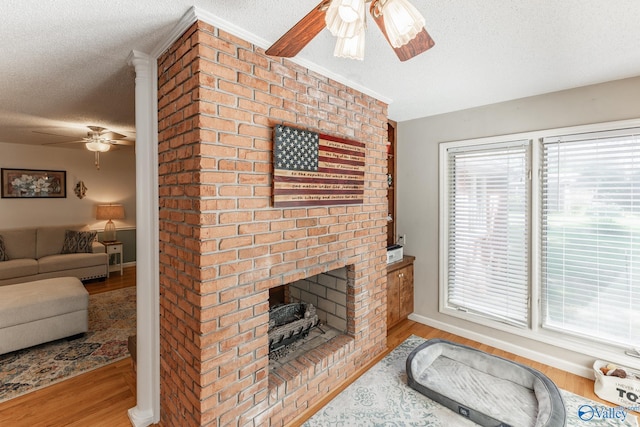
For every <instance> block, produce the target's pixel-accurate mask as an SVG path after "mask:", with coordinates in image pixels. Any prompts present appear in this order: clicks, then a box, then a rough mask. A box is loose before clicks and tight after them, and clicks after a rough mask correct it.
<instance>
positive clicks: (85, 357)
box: [0, 287, 136, 402]
mask: <svg viewBox="0 0 640 427" xmlns="http://www.w3.org/2000/svg"><path fill="white" fill-rule="evenodd" d="M135 331H136V288H135V287H128V288H124V289H118V290H115V291H110V292H104V293H100V294H94V295H90V296H89V332H87V333H86V334H83V335H76V336H73V337H70V338H66V339H60V340H57V341H52V342H50V343H46V344H40V345H37V346H34V347H30V348H28V349H24V350H18V351H14V352H11V353H6V354H4V355H0V402H4V401H6V400H9V399H13V398H15V397H18V396H21V395H23V394H26V393H29V392H32V391H35V390H37V389H40V388H42V387H46V386H49V385H52V384H55V383H57V382H60V381H63V380H66V379H69V378H71V377H74V376H76V375H80V374H83V373H85V372H88V371H91V370H94V369H97V368H100V367H102V366H104V365H107V364H109V363H113V362H115V361H118V360H120V359H123V358H125V357H127V356H128V355H129V351H128V349H127V338H128V337H129V335H133V334H134V333H135Z"/></svg>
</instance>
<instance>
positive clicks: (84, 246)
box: [60, 230, 98, 254]
mask: <svg viewBox="0 0 640 427" xmlns="http://www.w3.org/2000/svg"><path fill="white" fill-rule="evenodd" d="M97 234H98V232H97V231H76V230H66V231H65V233H64V244H63V245H62V251H61V252H60V253H63V254H74V253H91V252H93V241H94V240H95V238H96V235H97Z"/></svg>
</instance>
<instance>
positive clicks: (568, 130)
mask: <svg viewBox="0 0 640 427" xmlns="http://www.w3.org/2000/svg"><path fill="white" fill-rule="evenodd" d="M634 127H640V119H631V120H620V121H613V122H602V123H596V124H589V125H578V126H570V127H562V128H551V129H545V130H539V131H530V132H522V133H515V134H506V135H500V136H493V137H483V138H475V139H467V140H456V141H445V142H441V143H440V144H439V146H438V155H439V159H438V167H439V170H438V179H439V183H438V184H439V196H438V213H439V219H438V225H439V233H438V234H439V237H438V256H439V260H438V265H439V272H438V295H439V296H438V310H439V312H440V313H441V314H445V315H447V316H452V317H455V318H458V319H462V320H465V321H468V322H471V323H473V324H477V325H480V326H483V327H488V328H492V329H496V330H499V331H503V332H507V333H510V334H513V335H517V336H520V337H523V338H527V339H531V340H534V341H539V342H542V343H545V344H550V345H553V346H556V347H559V348H562V349H566V350H570V351H575V352H579V353H582V354H584V355H589V357H596V358H601V359H607V360H612V361H616V362H618V363H625V362H626V363H627V364H631V365H633V364H637V360H638V359H637V358H632V357H630V356H628V355H625V351H628V350H629V346H627V347H621V346H615V345H612V344H610V343H609V344H607V343H603V342H600V341H595V340H591V339H588V338H585V337H581V336H576V335H572V334H569V333H565V332H562V331H557V330H554V329H548V328H544V327H542V320H543V319H542V298H541V291H542V285H541V272H542V265H541V246H542V237H541V231H542V230H541V215H542V212H541V209H542V206H541V197H542V191H541V180H540V175H541V173H542V141H543V139H544V138H549V137H561V136H568V135H573V134H581V133H590V132H602V131H617V130H623V129H626V128H634ZM527 139H528V140H530V141H531V152H530V161H531V176H532V179H531V183H530V189H531V199H530V213H529V215H530V216H529V221H530V222H529V229H530V233H531V235H530V236H529V242H530V244H531V247H530V250H529V256H530V262H529V266H530V272H529V295H530V304H529V310H530V312H529V319H530V320H529V324H528V326H527V327H525V328H520V327H516V326H513V325H510V324H507V323H503V322H500V321H497V320H493V319H490V318H487V317H484V316H479V315H476V314H474V313H469V312H462V311H459V310H456V309H453V308H451V307H448V305H447V281H448V277H447V275H448V272H447V263H448V255H449V254H448V241H447V236H448V232H449V229H448V209H449V207H448V200H449V194H448V191H447V190H448V186H449V182H448V157H447V149H448V148H451V147H456V148H458V147H468V146H474V145H486V144H496V143H505V142H509V141H515V140H527Z"/></svg>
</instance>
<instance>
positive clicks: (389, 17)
mask: <svg viewBox="0 0 640 427" xmlns="http://www.w3.org/2000/svg"><path fill="white" fill-rule="evenodd" d="M366 3H371V5H370V6H369V13H370V14H371V17H372V18H373V20H374V21H375V23H376V24H377V25H378V27H379V28H380V31H382V34H383V35H384V36H385V38H386V39H387V42H389V44H390V45H391V47H392V48H393V50H394V52H395V53H396V55H397V56H398V58H399V59H400V61H406V60H408V59H411V58H413V57H414V56H417V55H419V54H421V53H423V52H425V51H427V50H428V49H430V48H431V47H433V46H434V45H435V42H434V41H433V39H432V38H431V36H429V34H428V33H427V31H426V30H425V29H424V18H423V17H422V15H421V14H420V12H418V10H417V9H416V8H415V7H414V6H412V5H411V4H410V3H409V2H408V0H323V1H321V2H320V4H318V5H317V6H316V7H315V8H314V9H313V10H312V11H311V12H309V13H308V14H307V15H306V16H305V17H304V18H302V19H301V20H300V21H298V23H297V24H295V25H294V26H293V27H292V28H291V29H290V30H289V31H287V32H286V33H285V34H284V35H283V36H282V37H280V39H278V41H276V42H275V43H274V44H273V45H272V46H271V47H270V48H268V49H267V50H266V52H265V53H266V54H267V55H270V56H279V57H286V58H290V57H293V56H295V55H297V54H298V52H300V51H301V50H302V49H303V48H304V47H305V46H306V45H307V44H308V43H309V42H310V41H311V40H312V39H313V38H314V37H315V36H317V35H318V34H319V33H320V31H322V30H323V29H324V28H325V27H327V28H328V29H329V30H330V31H331V33H332V34H333V35H334V36H336V37H337V38H338V41H337V43H336V48H335V50H334V55H335V56H340V57H347V58H354V59H360V60H362V59H364V29H365V28H366V22H365V19H366V18H365V16H366V14H365V5H366Z"/></svg>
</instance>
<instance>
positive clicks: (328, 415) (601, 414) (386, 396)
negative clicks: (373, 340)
mask: <svg viewBox="0 0 640 427" xmlns="http://www.w3.org/2000/svg"><path fill="white" fill-rule="evenodd" d="M423 342H425V340H424V339H423V338H419V337H416V336H412V337H410V338H408V339H407V340H406V341H404V342H403V343H402V344H400V345H399V346H398V347H396V348H395V349H394V350H393V351H392V352H391V353H389V354H388V355H387V356H385V357H384V358H383V359H382V360H381V361H380V362H378V363H377V364H376V365H375V366H373V367H372V368H371V369H369V370H368V371H367V372H365V373H364V374H363V375H362V376H361V377H360V378H358V379H357V380H356V381H354V382H353V383H352V384H351V385H349V386H348V387H347V388H346V389H345V390H344V391H343V392H342V393H340V394H338V395H337V396H336V397H335V398H334V399H333V400H332V401H331V402H329V403H328V404H327V405H326V406H324V407H323V408H322V409H320V410H319V411H318V412H317V413H316V414H315V415H313V416H312V417H311V418H310V419H309V420H308V421H307V422H306V423H304V424H303V426H305V427H328V426H335V427H338V426H339V427H347V426H348V427H356V426H362V427H364V426H367V427H369V426H380V427H382V426H384V427H392V426H393V427H401V426H429V427H451V426H475V425H476V424H475V423H473V422H472V421H470V420H468V419H466V418H464V417H462V416H460V415H458V414H457V413H455V412H453V411H451V410H450V409H448V408H445V407H444V406H442V405H440V404H438V403H436V402H434V401H432V400H430V399H428V398H427V397H425V396H423V395H422V394H420V393H419V392H417V391H416V390H414V389H412V388H410V387H409V386H408V385H407V374H406V365H405V363H406V360H407V356H408V355H409V353H411V350H413V349H414V348H416V347H417V346H418V345H420V344H422V343H423ZM561 394H562V398H563V400H564V402H565V406H566V408H567V426H577V427H589V426H590V427H595V426H618V427H620V426H626V427H637V426H638V422H637V419H636V417H635V416H633V415H632V414H630V413H629V411H628V410H627V409H626V408H612V407H609V406H606V405H603V404H601V403H597V402H594V401H592V400H588V399H585V398H584V397H581V396H578V395H576V394H573V393H570V392H568V391H566V390H561ZM514 427H515V426H514ZM518 427H520V426H518Z"/></svg>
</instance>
